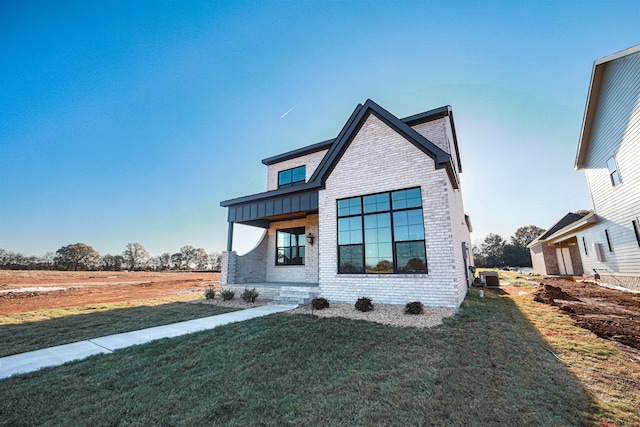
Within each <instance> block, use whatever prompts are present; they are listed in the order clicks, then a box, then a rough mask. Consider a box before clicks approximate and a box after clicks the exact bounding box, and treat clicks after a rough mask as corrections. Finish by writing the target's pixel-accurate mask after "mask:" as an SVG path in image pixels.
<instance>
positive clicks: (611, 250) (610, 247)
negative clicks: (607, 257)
mask: <svg viewBox="0 0 640 427" xmlns="http://www.w3.org/2000/svg"><path fill="white" fill-rule="evenodd" d="M604 237H606V238H607V246H608V247H609V252H613V246H611V238H610V237H609V230H607V229H605V230H604Z"/></svg>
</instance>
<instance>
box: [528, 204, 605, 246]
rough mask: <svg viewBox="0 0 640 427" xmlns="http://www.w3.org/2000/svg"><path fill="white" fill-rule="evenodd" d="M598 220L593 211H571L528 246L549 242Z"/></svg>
mask: <svg viewBox="0 0 640 427" xmlns="http://www.w3.org/2000/svg"><path fill="white" fill-rule="evenodd" d="M594 222H596V216H595V214H594V213H593V212H589V213H573V212H569V213H568V214H566V215H565V216H563V217H562V219H560V221H558V222H556V223H555V224H553V225H552V226H551V227H550V228H549V229H547V230H546V231H545V232H544V233H542V234H541V235H540V236H538V237H537V238H536V239H534V240H533V241H532V242H531V243H529V244H528V245H527V247H529V248H530V247H532V246H536V245H537V244H540V243H542V242H548V241H551V240H554V239H555V238H557V237H560V236H562V235H564V234H566V233H567V232H570V231H573V230H577V229H578V228H583V227H584V226H586V225H591V224H592V223H594Z"/></svg>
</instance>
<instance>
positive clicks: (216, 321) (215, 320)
mask: <svg viewBox="0 0 640 427" xmlns="http://www.w3.org/2000/svg"><path fill="white" fill-rule="evenodd" d="M296 307H297V306H293V305H264V306H260V307H255V308H249V309H247V310H239V311H233V312H231V313H225V314H219V315H217V316H209V317H203V318H201V319H193V320H187V321H185V322H178V323H172V324H169V325H163V326H155V327H153V328H147V329H140V330H137V331H131V332H124V333H121V334H115V335H108V336H106V337H100V338H92V339H90V340H86V341H79V342H74V343H71V344H64V345H59V346H56V347H49V348H44V349H42V350H36V351H30V352H27V353H21V354H14V355H12V356H7V357H2V358H0V379H3V378H8V377H10V376H12V375H15V374H24V373H28V372H33V371H37V370H39V369H42V368H46V367H50V366H59V365H62V364H63V363H67V362H71V361H73V360H80V359H84V358H85V357H89V356H93V355H96V354H102V353H111V352H112V351H114V350H118V349H121V348H125V347H130V346H132V345H138V344H145V343H148V342H150V341H154V340H158V339H161V338H173V337H177V336H180V335H185V334H190V333H193V332H199V331H204V330H207V329H213V328H215V327H217V326H222V325H227V324H229V323H235V322H242V321H244V320H249V319H253V318H256V317H262V316H267V315H269V314H273V313H281V312H283V311H289V310H293V309H294V308H296Z"/></svg>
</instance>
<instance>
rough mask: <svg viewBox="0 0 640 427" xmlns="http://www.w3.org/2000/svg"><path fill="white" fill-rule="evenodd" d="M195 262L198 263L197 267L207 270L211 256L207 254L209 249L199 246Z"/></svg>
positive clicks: (195, 253)
mask: <svg viewBox="0 0 640 427" xmlns="http://www.w3.org/2000/svg"><path fill="white" fill-rule="evenodd" d="M194 263H195V265H196V269H198V270H206V268H207V264H209V256H208V255H207V251H205V250H204V248H198V249H196V250H195V252H194Z"/></svg>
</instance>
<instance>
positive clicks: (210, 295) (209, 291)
mask: <svg viewBox="0 0 640 427" xmlns="http://www.w3.org/2000/svg"><path fill="white" fill-rule="evenodd" d="M204 297H205V298H206V299H214V298H215V297H216V288H214V287H213V285H209V286H207V287H206V288H205V289H204Z"/></svg>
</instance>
